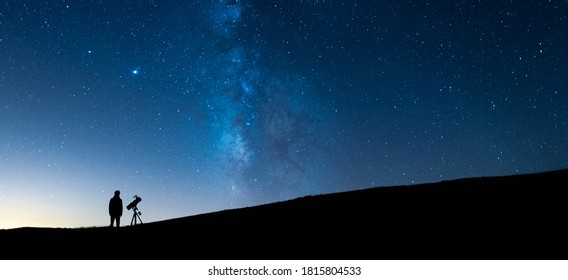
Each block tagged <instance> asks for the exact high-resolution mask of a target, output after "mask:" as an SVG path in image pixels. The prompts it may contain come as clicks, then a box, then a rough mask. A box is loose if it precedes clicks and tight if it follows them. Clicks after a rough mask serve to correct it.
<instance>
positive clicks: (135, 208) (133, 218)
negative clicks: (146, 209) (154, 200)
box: [130, 207, 143, 225]
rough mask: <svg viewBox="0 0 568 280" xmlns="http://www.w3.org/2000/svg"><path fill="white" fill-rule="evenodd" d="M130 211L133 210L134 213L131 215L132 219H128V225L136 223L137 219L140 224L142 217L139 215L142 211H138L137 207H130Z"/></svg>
mask: <svg viewBox="0 0 568 280" xmlns="http://www.w3.org/2000/svg"><path fill="white" fill-rule="evenodd" d="M132 211H134V214H133V215H132V220H131V221H130V225H132V224H134V225H137V224H138V220H139V221H140V224H143V223H142V219H140V215H142V212H140V211H138V207H134V208H132Z"/></svg>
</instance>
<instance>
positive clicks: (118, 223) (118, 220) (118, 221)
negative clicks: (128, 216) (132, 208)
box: [116, 216, 120, 227]
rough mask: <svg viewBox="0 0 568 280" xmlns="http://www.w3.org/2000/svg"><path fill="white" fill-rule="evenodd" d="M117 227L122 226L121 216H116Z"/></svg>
mask: <svg viewBox="0 0 568 280" xmlns="http://www.w3.org/2000/svg"><path fill="white" fill-rule="evenodd" d="M116 227H120V216H118V217H116Z"/></svg>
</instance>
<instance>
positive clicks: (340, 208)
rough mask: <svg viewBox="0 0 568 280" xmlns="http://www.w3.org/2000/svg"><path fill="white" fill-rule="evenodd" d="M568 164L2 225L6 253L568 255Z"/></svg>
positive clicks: (113, 255)
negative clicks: (118, 217) (124, 220)
mask: <svg viewBox="0 0 568 280" xmlns="http://www.w3.org/2000/svg"><path fill="white" fill-rule="evenodd" d="M567 179H568V170H560V171H555V172H547V173H539V174H528V175H517V176H508V177H488V178H471V179H462V180H454V181H444V182H440V183H434V184H423V185H416V186H397V187H379V188H372V189H365V190H359V191H351V192H344V193H336V194H327V195H318V196H308V197H303V198H298V199H294V200H290V201H285V202H279V203H274V204H267V205H261V206H256V207H249V208H242V209H235V210H226V211H220V212H215V213H209V214H203V215H197V216H190V217H185V218H179V219H173V220H167V221H161V222H155V223H147V224H143V225H139V226H136V227H124V228H120V229H109V228H84V229H53V228H43V229H42V228H22V229H13V230H4V231H0V238H1V240H3V243H6V242H9V243H12V244H14V246H12V247H11V248H7V247H4V248H3V250H2V258H3V259H566V258H568V257H567V256H568V254H567V253H566V252H568V250H567V249H568V244H567V242H566V241H565V240H566V238H565V236H566V233H567V230H566V229H564V221H565V216H566V208H567V207H566V206H565V205H567V204H566V203H565V202H564V201H565V200H566V199H567V198H568V196H567V194H568V189H567V187H568V186H567V184H566V182H567Z"/></svg>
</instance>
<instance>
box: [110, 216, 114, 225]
mask: <svg viewBox="0 0 568 280" xmlns="http://www.w3.org/2000/svg"><path fill="white" fill-rule="evenodd" d="M113 225H114V216H110V227H112V226H113Z"/></svg>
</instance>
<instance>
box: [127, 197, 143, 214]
mask: <svg viewBox="0 0 568 280" xmlns="http://www.w3.org/2000/svg"><path fill="white" fill-rule="evenodd" d="M140 201H142V198H140V197H139V196H137V195H135V196H134V201H132V202H130V204H128V205H127V206H126V209H127V210H130V209H131V208H134V209H135V210H136V205H138V202H140Z"/></svg>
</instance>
